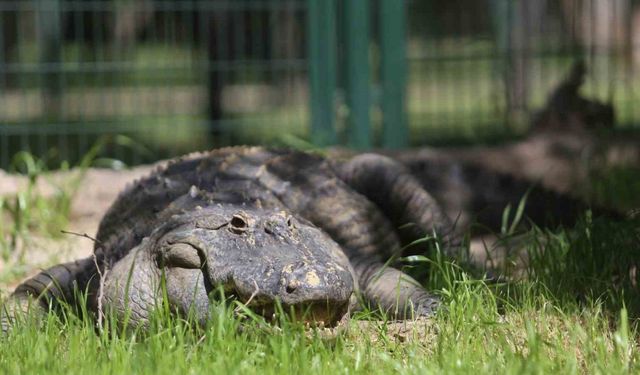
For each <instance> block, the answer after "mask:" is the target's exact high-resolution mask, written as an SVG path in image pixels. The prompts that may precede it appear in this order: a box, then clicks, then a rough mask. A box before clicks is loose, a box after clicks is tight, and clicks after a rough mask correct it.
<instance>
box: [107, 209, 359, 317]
mask: <svg viewBox="0 0 640 375" xmlns="http://www.w3.org/2000/svg"><path fill="white" fill-rule="evenodd" d="M354 288H355V283H354V278H353V273H352V270H351V267H350V265H349V261H348V259H347V258H346V257H345V255H344V254H343V253H342V251H341V249H340V248H339V246H338V245H337V244H336V243H335V242H334V241H333V240H332V239H331V238H330V237H329V236H328V235H326V234H325V233H324V232H322V231H320V230H319V229H317V228H316V227H314V226H313V225H311V224H310V223H308V222H306V221H304V220H300V219H297V218H295V217H294V216H292V215H291V214H290V213H287V212H285V211H281V210H275V209H262V208H257V207H242V206H237V205H230V204H226V205H225V204H211V205H209V206H205V207H196V208H195V209H193V210H190V211H188V212H186V213H182V214H180V215H173V216H172V217H171V218H170V219H169V220H167V221H166V222H165V223H164V224H163V225H162V226H160V227H159V228H157V229H156V230H155V231H154V232H153V233H152V234H151V235H150V236H149V237H148V238H146V239H145V240H143V242H142V243H141V244H140V245H139V246H138V247H136V248H135V249H133V250H132V251H131V252H129V254H128V255H127V256H126V257H125V258H123V259H121V260H120V261H118V262H117V263H116V264H115V265H114V266H113V267H112V269H111V270H109V271H108V273H107V276H106V282H105V285H104V296H105V299H104V304H105V305H106V306H107V307H110V308H113V309H114V310H115V311H116V312H120V313H124V312H125V311H126V310H127V309H130V310H131V314H130V316H131V317H132V318H133V319H134V320H138V321H139V322H140V323H145V321H146V319H147V317H148V312H149V311H147V310H150V309H153V307H154V306H156V305H157V301H158V295H159V293H160V292H161V291H162V293H166V296H167V299H168V301H169V303H170V304H171V306H172V307H173V308H174V309H175V310H177V311H180V312H182V313H195V314H196V316H197V317H198V319H199V320H201V321H204V320H206V319H207V317H208V312H209V304H210V301H211V299H212V298H216V296H219V295H220V290H223V291H224V294H225V295H226V296H234V297H235V298H237V299H239V300H240V301H241V302H243V303H245V304H246V305H247V306H248V308H249V309H251V310H252V311H254V312H255V313H258V314H261V315H263V316H265V317H269V318H270V317H272V316H273V314H274V313H275V312H276V306H277V305H278V304H280V305H281V306H282V308H283V311H285V312H291V311H293V312H294V317H295V319H296V320H302V321H305V322H323V323H324V324H325V325H329V326H331V325H335V324H336V323H337V322H338V321H339V320H340V319H341V318H342V317H343V316H344V315H345V314H346V313H347V310H348V307H349V304H350V301H352V300H353V299H352V295H353V292H354ZM138 310H139V311H138Z"/></svg>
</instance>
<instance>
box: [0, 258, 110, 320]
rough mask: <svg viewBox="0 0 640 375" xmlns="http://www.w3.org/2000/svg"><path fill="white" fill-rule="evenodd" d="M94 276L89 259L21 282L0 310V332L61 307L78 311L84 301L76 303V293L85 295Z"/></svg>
mask: <svg viewBox="0 0 640 375" xmlns="http://www.w3.org/2000/svg"><path fill="white" fill-rule="evenodd" d="M96 275H97V271H96V265H95V262H94V259H93V257H89V258H85V259H81V260H78V261H74V262H69V263H63V264H58V265H56V266H53V267H51V268H48V269H46V270H44V271H42V272H40V273H39V274H37V275H35V276H34V277H32V278H30V279H28V280H27V281H25V282H23V283H22V284H20V285H19V286H18V287H17V288H16V290H15V291H14V292H13V294H12V295H11V296H10V297H9V298H8V299H7V301H6V302H5V303H4V304H3V305H2V306H0V309H1V310H0V325H1V326H2V332H6V331H8V330H9V329H10V327H11V326H12V325H13V324H14V323H15V322H16V320H18V319H21V318H23V317H25V316H26V314H29V315H31V316H34V317H35V318H36V319H39V318H42V317H43V316H44V315H45V314H47V313H48V312H49V310H50V309H53V310H59V309H60V308H61V306H62V305H63V304H67V305H69V306H71V307H79V306H80V303H82V302H83V301H81V300H79V299H78V297H79V294H78V293H79V292H85V291H86V289H87V286H88V283H89V282H90V281H91V279H92V278H93V276H96ZM88 298H89V296H87V300H89V299H88Z"/></svg>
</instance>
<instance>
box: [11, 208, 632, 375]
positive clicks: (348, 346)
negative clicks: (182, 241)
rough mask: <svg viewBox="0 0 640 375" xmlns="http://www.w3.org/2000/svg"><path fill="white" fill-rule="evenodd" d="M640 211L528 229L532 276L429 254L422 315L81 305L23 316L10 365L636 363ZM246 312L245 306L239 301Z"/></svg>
mask: <svg viewBox="0 0 640 375" xmlns="http://www.w3.org/2000/svg"><path fill="white" fill-rule="evenodd" d="M637 228H638V222H637V221H633V220H628V221H625V222H622V223H620V222H611V221H607V220H601V219H597V220H596V219H590V218H589V216H588V215H587V217H586V218H585V219H584V220H583V221H581V222H580V223H578V224H577V226H576V227H575V228H571V229H556V230H548V231H542V230H540V229H533V230H531V231H528V232H526V233H524V234H525V235H528V236H529V237H528V238H529V239H528V240H527V241H525V245H524V246H525V251H526V252H527V253H528V254H529V255H528V257H529V259H530V260H531V261H530V262H529V263H528V265H527V266H526V267H527V268H526V274H527V277H525V278H521V279H517V280H516V279H513V280H511V279H510V278H506V279H505V280H507V281H503V282H500V283H496V282H487V281H484V280H483V279H482V277H478V276H477V275H476V276H472V275H470V274H469V273H468V272H467V271H465V267H464V266H462V265H459V264H458V263H456V262H453V263H452V262H451V261H450V260H447V259H444V258H443V257H441V256H437V255H435V256H430V257H426V258H425V257H419V258H416V259H418V260H419V262H417V263H416V262H414V264H413V266H414V267H427V265H428V267H429V270H430V272H429V275H430V276H429V277H428V279H426V280H425V281H424V282H425V283H426V285H427V287H428V288H429V289H431V290H434V291H435V292H436V293H438V294H439V295H440V296H441V297H442V300H443V308H442V309H441V310H440V311H439V313H438V314H437V315H436V317H434V318H433V319H430V320H426V321H424V320H423V321H418V322H414V323H407V324H403V323H394V322H389V321H387V322H385V321H376V320H373V321H369V320H367V317H369V316H371V315H368V314H357V315H356V317H355V318H354V319H352V320H351V321H350V322H349V323H348V325H347V326H346V327H342V329H341V330H339V333H337V334H333V335H322V334H314V333H313V331H309V330H307V329H305V328H304V327H303V326H302V325H300V324H297V323H294V322H289V321H287V320H286V319H284V318H283V319H281V320H280V324H279V325H278V326H272V325H268V324H265V323H264V321H262V320H261V319H253V318H251V317H250V316H248V317H247V318H246V319H244V320H240V319H239V318H238V309H237V306H236V305H234V304H232V303H217V304H215V305H214V306H213V307H212V310H211V317H212V318H211V319H210V321H209V322H208V324H207V326H205V327H199V326H197V325H196V324H194V323H193V322H192V321H190V320H189V319H182V318H177V317H175V316H173V315H172V314H170V313H168V310H167V309H166V308H160V309H159V310H158V311H156V313H155V314H153V315H152V321H151V324H149V326H148V329H147V330H136V329H135V328H134V327H130V329H123V328H122V327H120V326H119V325H118V324H117V322H115V321H114V320H113V318H110V317H109V316H107V318H106V320H105V324H106V326H105V328H104V329H103V330H98V329H97V328H96V327H95V320H92V319H80V318H78V317H77V316H76V315H74V314H68V315H66V317H64V318H60V317H58V316H57V315H54V314H49V315H47V317H46V318H45V321H44V323H43V324H42V326H38V325H37V324H33V323H25V324H18V325H17V326H16V327H15V328H14V329H13V330H12V331H11V332H10V333H9V334H8V335H7V336H6V337H3V338H1V339H0V353H2V355H1V356H0V372H1V373H12V374H13V373H40V374H46V373H62V372H64V373H69V374H72V373H87V372H88V373H92V374H112V373H140V374H145V373H149V374H152V373H153V374H175V373H193V374H200V373H266V374H270V373H296V374H307V373H309V374H311V373H313V374H317V373H367V374H378V373H381V374H382V373H393V372H398V371H400V372H403V373H430V372H447V373H449V372H453V373H469V372H474V373H514V374H522V373H602V374H614V373H628V372H634V371H638V370H640V368H638V362H637V361H638V354H639V352H638V347H637V339H638V332H637V329H636V323H635V322H636V319H637V317H638V316H639V312H640V310H639V309H640V306H639V305H638V303H637V301H639V300H640V298H639V297H640V294H639V291H638V290H637V287H636V284H635V283H636V281H635V280H636V277H637V276H636V275H635V274H631V273H629V271H630V269H631V268H633V267H635V264H637V263H638V260H640V255H639V254H637V253H638V251H637V250H638V249H639V246H640V239H639V238H638V236H639V233H638V229H637ZM241 315H242V314H241Z"/></svg>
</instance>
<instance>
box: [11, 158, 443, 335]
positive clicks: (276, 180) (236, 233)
mask: <svg viewBox="0 0 640 375" xmlns="http://www.w3.org/2000/svg"><path fill="white" fill-rule="evenodd" d="M359 163H360V159H358V158H356V159H354V160H353V161H352V163H346V164H341V163H337V162H330V161H328V160H326V159H323V158H321V157H319V156H315V155H310V154H305V153H301V152H293V151H278V150H275V151H273V150H266V149H263V148H244V147H238V148H227V149H221V150H216V151H212V152H210V153H204V154H194V155H189V156H186V157H184V158H181V159H177V160H176V161H173V162H170V163H169V164H168V165H167V166H166V167H163V168H161V169H159V170H157V171H156V172H154V173H153V174H151V175H150V176H149V177H147V178H144V179H142V180H140V181H137V182H136V183H134V184H133V185H132V186H131V187H129V188H128V189H126V191H125V192H123V193H122V194H121V195H120V197H119V198H118V199H117V200H116V201H115V202H114V204H113V205H112V207H111V208H110V210H109V211H108V212H107V214H106V215H105V217H104V218H103V220H102V222H101V224H100V228H99V230H98V234H97V236H96V238H97V242H96V247H95V259H94V258H93V257H92V258H88V259H84V260H81V261H79V262H76V263H73V264H72V265H71V266H69V265H58V266H54V267H52V268H50V269H48V270H46V271H44V272H42V273H40V274H39V275H37V276H35V277H34V278H32V279H29V280H27V281H26V282H25V283H23V284H22V285H21V286H20V287H18V288H17V289H16V291H15V292H14V294H13V296H12V300H13V301H24V300H26V299H27V298H36V299H37V301H38V303H39V304H37V306H40V307H41V308H42V310H46V309H47V308H48V307H49V303H50V302H53V303H52V304H51V306H52V307H53V308H54V309H55V308H56V306H57V303H56V302H57V301H60V300H64V301H66V302H68V303H70V304H71V305H78V304H79V301H78V300H77V298H76V297H77V294H76V293H75V292H74V291H77V290H80V291H88V293H89V296H88V306H87V309H88V310H89V311H93V312H96V311H97V309H98V306H102V308H103V309H104V310H110V311H113V312H115V313H116V314H117V316H118V317H119V319H121V320H124V318H125V314H127V311H129V312H130V313H129V314H130V318H129V319H130V320H129V321H130V322H131V323H132V324H142V325H144V324H146V323H147V321H148V317H149V313H150V311H151V310H152V309H153V308H154V306H156V304H157V299H158V296H159V295H160V294H161V293H160V292H161V285H165V288H166V293H167V297H168V299H169V302H170V304H171V306H172V308H173V309H174V310H175V311H178V312H181V313H187V312H195V314H196V316H197V318H198V319H199V320H200V321H205V320H206V319H207V318H208V315H207V314H208V306H209V299H210V298H212V296H213V295H214V294H215V293H216V290H217V289H218V288H222V289H224V291H225V292H226V293H227V294H230V295H235V296H236V297H237V298H238V299H240V300H241V301H243V302H247V303H249V307H250V308H252V309H253V310H255V311H256V312H258V313H262V314H265V315H269V314H271V313H273V311H274V305H275V303H276V301H279V302H280V303H282V304H283V305H285V307H286V308H290V307H293V308H294V310H296V311H299V312H300V313H301V314H302V312H305V311H306V312H308V313H309V314H308V315H307V316H304V317H302V316H301V317H300V318H301V319H304V320H313V321H318V320H321V321H323V322H324V323H325V324H335V323H337V322H338V321H340V320H341V319H342V318H343V316H344V315H345V314H347V312H348V310H349V307H352V305H353V301H354V295H355V294H357V293H358V292H360V293H361V295H362V297H363V299H364V300H365V301H366V302H367V303H368V304H370V305H372V306H374V307H379V308H381V309H382V310H384V311H386V312H388V313H389V314H391V315H392V316H395V317H397V318H405V317H408V316H415V315H430V314H432V313H433V312H434V309H435V307H436V305H437V299H435V298H434V297H433V296H432V295H430V294H429V293H427V292H426V291H425V290H424V289H422V288H421V287H420V286H418V284H417V282H415V281H414V280H413V279H411V278H410V277H409V276H408V275H405V274H403V273H402V272H401V271H399V270H396V269H393V268H391V267H387V266H385V261H386V260H388V258H389V257H390V256H393V255H398V251H399V249H400V248H401V242H400V240H399V237H398V234H397V233H396V231H395V230H394V228H395V227H396V226H397V225H398V224H400V223H402V222H403V221H405V220H409V221H413V220H416V221H417V225H418V226H419V228H420V229H419V230H417V231H416V232H415V234H417V235H422V234H424V233H431V232H432V231H433V230H441V229H444V228H446V227H447V226H448V225H449V222H448V220H447V219H446V217H445V216H444V215H443V214H442V213H441V212H440V211H439V208H438V206H437V204H436V203H435V202H434V201H433V200H432V199H430V198H429V196H428V194H427V193H426V192H425V191H424V190H423V189H422V188H421V187H420V186H419V185H418V183H417V181H415V180H414V179H413V178H412V177H411V176H410V175H409V174H408V173H407V172H406V171H405V170H404V169H400V170H401V173H400V175H398V173H397V171H398V170H399V169H398V167H399V166H398V165H397V163H395V162H393V161H392V160H390V159H388V158H385V157H377V156H374V155H369V156H367V162H366V163H363V164H362V165H360V164H359ZM376 163H378V164H379V165H378V164H376ZM372 166H374V168H372ZM354 171H361V172H362V173H353V172H354ZM378 173H381V176H382V177H380V178H378V179H377V180H375V183H376V185H377V186H379V187H380V189H381V190H380V191H381V192H384V194H385V195H388V198H389V202H390V204H384V199H383V197H381V196H379V194H377V192H376V191H368V190H366V189H363V188H362V187H363V186H364V185H363V184H365V185H366V184H367V183H369V182H370V181H371V179H372V178H374V177H375V175H377V174H378ZM399 183H401V184H402V185H404V184H406V183H410V187H408V188H403V187H402V186H400V184H399ZM350 185H353V187H351V186H350ZM416 189H417V190H416ZM370 199H371V200H370ZM376 203H377V204H379V205H380V206H378V205H377V204H376ZM413 209H415V210H417V211H415V212H413V211H412V210H413ZM403 239H404V238H403ZM96 264H97V265H98V268H97V267H96ZM101 274H102V275H105V277H104V279H102V280H101V279H100V275H101ZM101 284H102V287H103V289H104V292H103V294H104V295H103V296H102V297H103V298H102V299H101V300H100V301H98V289H99V287H100V285H101ZM15 305H18V306H19V307H18V310H19V309H21V308H22V307H23V305H21V304H20V303H17V304H15ZM11 317H12V314H4V319H5V323H4V324H5V326H6V325H8V319H10V318H11Z"/></svg>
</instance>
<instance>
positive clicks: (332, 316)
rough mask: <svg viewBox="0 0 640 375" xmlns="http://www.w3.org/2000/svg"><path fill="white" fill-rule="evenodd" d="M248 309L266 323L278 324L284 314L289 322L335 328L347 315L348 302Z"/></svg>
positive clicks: (315, 302)
mask: <svg viewBox="0 0 640 375" xmlns="http://www.w3.org/2000/svg"><path fill="white" fill-rule="evenodd" d="M249 307H250V309H251V310H252V311H253V312H255V313H256V314H259V315H261V316H263V317H264V318H265V319H267V320H268V321H272V322H274V323H278V321H279V319H278V318H279V316H281V314H283V313H284V315H285V317H286V319H288V321H290V322H295V323H302V324H304V325H305V326H308V327H317V328H325V327H327V328H329V327H335V326H337V325H338V324H339V323H340V322H341V321H343V320H344V318H345V316H346V315H347V310H348V302H342V301H341V302H332V301H314V302H306V303H301V304H296V305H280V307H276V305H263V306H259V307H258V306H249Z"/></svg>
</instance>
